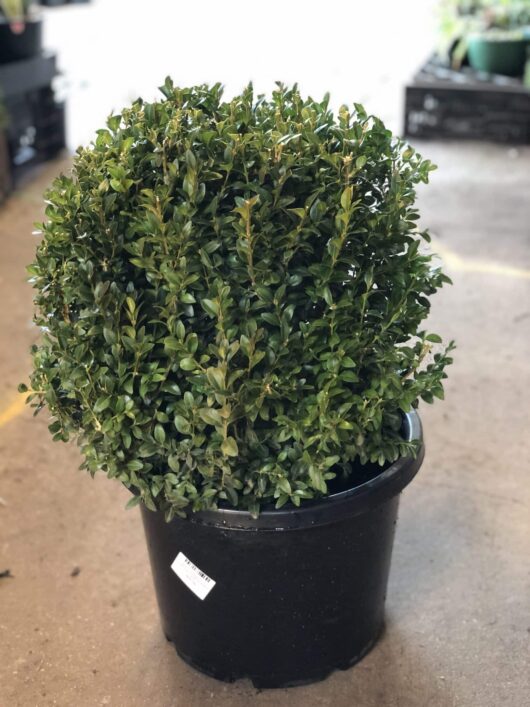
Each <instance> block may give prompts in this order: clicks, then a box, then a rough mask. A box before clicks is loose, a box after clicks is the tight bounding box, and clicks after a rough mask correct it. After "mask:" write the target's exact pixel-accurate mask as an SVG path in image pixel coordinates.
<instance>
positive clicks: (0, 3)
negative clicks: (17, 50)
mask: <svg viewBox="0 0 530 707" xmlns="http://www.w3.org/2000/svg"><path fill="white" fill-rule="evenodd" d="M34 5H35V2H34V0H0V17H2V16H3V17H4V18H5V20H6V21H7V22H8V23H9V25H10V27H11V29H12V31H13V32H15V33H17V34H18V33H20V32H22V31H24V27H25V24H26V22H27V21H28V19H30V18H31V15H32V9H33V7H34Z"/></svg>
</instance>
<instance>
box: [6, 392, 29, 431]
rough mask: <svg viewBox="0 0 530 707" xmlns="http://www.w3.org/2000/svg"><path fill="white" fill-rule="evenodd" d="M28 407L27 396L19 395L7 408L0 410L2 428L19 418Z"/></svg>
mask: <svg viewBox="0 0 530 707" xmlns="http://www.w3.org/2000/svg"><path fill="white" fill-rule="evenodd" d="M25 407H26V395H25V394H24V395H19V396H18V397H16V398H15V399H14V400H13V402H11V403H10V404H9V405H8V406H7V407H5V408H0V427H3V426H4V425H7V423H8V422H11V420H13V419H14V418H15V417H18V416H19V415H20V414H21V413H22V412H24V409H25Z"/></svg>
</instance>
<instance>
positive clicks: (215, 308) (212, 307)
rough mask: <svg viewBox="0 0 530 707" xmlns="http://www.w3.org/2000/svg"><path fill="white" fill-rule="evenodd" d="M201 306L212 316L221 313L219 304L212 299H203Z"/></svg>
mask: <svg viewBox="0 0 530 707" xmlns="http://www.w3.org/2000/svg"><path fill="white" fill-rule="evenodd" d="M201 306H202V308H203V309H204V311H205V312H206V314H209V315H210V316H211V317H216V316H217V315H218V314H219V304H218V303H217V302H214V301H213V300H211V299H203V300H201Z"/></svg>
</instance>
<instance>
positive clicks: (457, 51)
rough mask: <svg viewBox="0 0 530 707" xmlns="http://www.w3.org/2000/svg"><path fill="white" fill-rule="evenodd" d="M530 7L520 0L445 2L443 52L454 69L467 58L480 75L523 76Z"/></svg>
mask: <svg viewBox="0 0 530 707" xmlns="http://www.w3.org/2000/svg"><path fill="white" fill-rule="evenodd" d="M529 26H530V7H529V5H528V3H527V2H521V1H520V0H502V1H501V2H499V1H498V0H496V1H495V2H493V1H492V0H474V1H472V2H469V1H468V2H465V1H464V2H463V1H462V0H445V2H443V3H442V18H441V33H442V44H441V52H442V54H443V55H446V56H448V57H449V61H450V62H451V63H452V65H453V67H454V68H460V66H461V65H462V63H463V61H464V60H465V59H466V58H467V60H468V61H469V64H470V65H471V66H472V67H473V68H474V69H476V70H477V71H485V72H487V73H491V74H504V75H507V76H521V75H522V74H523V71H524V67H525V63H526V56H527V46H528V27H529Z"/></svg>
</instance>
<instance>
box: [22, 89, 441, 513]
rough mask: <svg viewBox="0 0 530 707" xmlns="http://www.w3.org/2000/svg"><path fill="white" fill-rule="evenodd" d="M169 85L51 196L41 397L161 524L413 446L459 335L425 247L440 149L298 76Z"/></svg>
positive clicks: (45, 241) (277, 498)
mask: <svg viewBox="0 0 530 707" xmlns="http://www.w3.org/2000/svg"><path fill="white" fill-rule="evenodd" d="M162 92H163V94H164V96H165V99H164V100H163V101H161V102H155V103H146V102H144V101H142V100H141V99H139V100H137V101H136V102H135V103H133V105H132V106H131V107H129V108H126V109H124V110H123V112H122V114H121V115H114V116H112V117H111V118H109V120H108V123H107V126H108V127H107V128H106V129H103V130H99V131H98V133H97V138H96V139H95V142H94V144H92V145H90V146H89V147H88V148H85V149H80V150H79V151H78V154H77V156H76V158H75V161H74V166H73V170H72V175H71V176H61V177H59V178H58V179H56V180H55V182H54V184H53V186H52V188H51V189H50V190H49V192H48V193H47V204H48V206H47V209H46V222H45V223H44V224H43V225H42V231H43V238H42V241H41V243H40V245H39V247H38V249H37V255H36V260H35V262H34V264H33V265H32V266H30V268H29V272H30V275H31V277H32V282H33V285H34V287H35V289H36V291H37V292H36V298H35V303H36V307H37V314H36V319H35V321H36V323H37V324H38V325H39V326H40V327H42V331H43V335H42V341H41V343H40V344H39V345H38V346H35V347H33V359H34V372H33V374H32V376H31V387H30V388H29V393H30V396H29V400H32V401H33V405H34V406H35V407H36V408H37V411H38V410H39V409H41V408H42V407H44V406H46V407H47V408H48V410H49V411H50V413H51V415H52V416H53V419H54V421H53V423H52V424H51V425H50V430H51V432H52V433H53V435H54V439H58V440H64V441H66V440H68V438H69V437H70V436H71V435H74V436H76V437H77V438H78V440H79V444H80V446H81V448H82V453H83V455H84V459H85V461H84V464H83V465H82V467H83V468H86V469H88V470H89V471H90V473H92V474H94V473H95V472H96V471H98V470H102V471H104V472H105V473H106V474H107V475H108V476H109V477H115V478H117V479H119V480H120V481H121V482H123V483H124V484H125V486H127V487H128V488H130V489H131V490H133V491H134V492H135V493H136V496H134V497H133V499H132V504H135V503H137V502H138V501H139V500H142V501H143V502H144V503H145V504H146V505H147V506H148V507H149V508H151V509H155V508H159V509H162V510H164V511H165V512H166V517H167V519H171V518H172V517H173V516H174V514H176V513H182V512H183V510H182V509H184V508H185V507H187V506H189V507H191V508H192V509H193V510H199V509H204V508H209V507H215V506H216V504H217V503H218V502H220V501H227V502H229V503H230V504H232V505H234V506H238V507H239V508H243V509H249V510H250V511H251V512H252V513H254V514H256V513H257V512H258V511H259V508H260V506H262V505H263V504H264V503H268V502H271V501H273V502H275V503H276V506H277V507H281V506H282V505H283V504H285V503H287V502H291V503H293V504H295V505H296V506H298V505H299V504H300V502H301V501H303V500H304V499H310V498H316V497H319V496H322V495H325V494H326V492H327V484H326V482H327V481H329V480H330V479H331V478H333V477H334V476H335V475H337V474H340V475H348V474H350V475H352V481H353V482H354V481H355V476H354V475H355V470H356V468H357V469H358V465H359V463H361V464H364V463H366V462H369V461H371V462H378V463H379V464H384V463H385V462H391V461H394V460H395V459H396V458H398V457H399V456H402V455H409V454H414V453H415V448H414V443H410V442H407V441H405V439H404V438H403V437H402V435H401V424H402V412H403V411H409V410H410V409H411V407H414V406H416V405H417V402H418V399H419V398H423V399H424V400H426V401H427V402H431V401H432V400H433V398H434V397H439V398H442V397H443V388H442V379H443V378H445V377H446V375H445V373H444V369H445V367H446V365H447V364H449V363H450V362H451V359H450V357H449V355H448V353H449V351H450V349H451V348H452V344H450V345H449V346H448V347H447V348H445V349H444V348H443V347H437V348H439V349H440V350H439V351H438V352H437V353H434V352H431V348H432V344H438V343H440V338H439V337H438V336H437V335H436V334H432V333H431V334H428V333H427V332H426V331H424V330H422V329H421V322H422V320H424V318H425V317H426V316H427V314H428V313H429V297H430V295H432V294H434V293H435V292H436V290H437V289H438V288H439V287H441V286H442V284H443V283H445V282H449V279H448V278H447V277H446V276H445V275H444V274H443V273H442V272H441V270H440V269H439V268H437V267H433V264H432V262H431V256H430V255H426V254H424V253H423V252H422V251H421V250H420V247H419V246H420V242H421V240H422V239H424V240H429V238H428V234H427V233H426V232H421V233H419V232H418V231H417V224H416V222H417V219H418V212H417V210H416V209H415V207H414V201H415V185H416V184H418V183H419V182H427V181H428V175H429V171H430V170H432V169H433V166H432V165H431V163H430V162H429V161H427V160H423V159H422V158H421V157H420V156H419V155H418V154H417V153H416V152H415V151H414V150H413V149H412V148H410V147H408V146H407V145H405V144H404V143H402V142H401V141H400V140H397V139H395V138H393V137H392V135H391V133H390V132H389V131H388V130H387V129H386V128H385V127H384V125H383V123H382V122H381V121H380V120H378V119H377V118H374V117H371V116H368V115H367V114H366V113H365V111H364V110H363V108H362V107H361V106H360V105H355V110H354V111H353V112H350V111H349V110H348V109H347V108H346V107H343V108H342V109H341V110H340V111H339V114H338V116H335V115H334V114H333V112H332V111H331V110H330V108H329V107H328V98H327V97H326V98H325V99H324V100H323V101H321V102H318V101H315V100H313V99H311V98H303V97H302V96H301V95H300V93H299V91H298V89H297V87H296V86H295V87H293V88H288V87H285V86H283V85H281V84H278V87H277V89H276V90H275V91H274V92H273V94H272V98H271V99H270V100H268V99H266V98H265V97H263V96H258V97H257V98H256V97H254V95H253V90H252V86H248V87H247V88H246V89H245V90H244V91H243V93H242V94H241V95H239V96H236V97H235V98H234V99H232V100H231V101H227V102H223V100H222V88H221V86H220V85H219V84H216V85H214V86H211V87H210V86H206V85H203V86H196V87H192V88H177V87H174V86H173V84H172V82H171V81H170V80H169V79H167V80H166V83H165V85H164V86H163V87H162ZM21 387H22V389H23V390H28V388H26V386H21Z"/></svg>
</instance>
